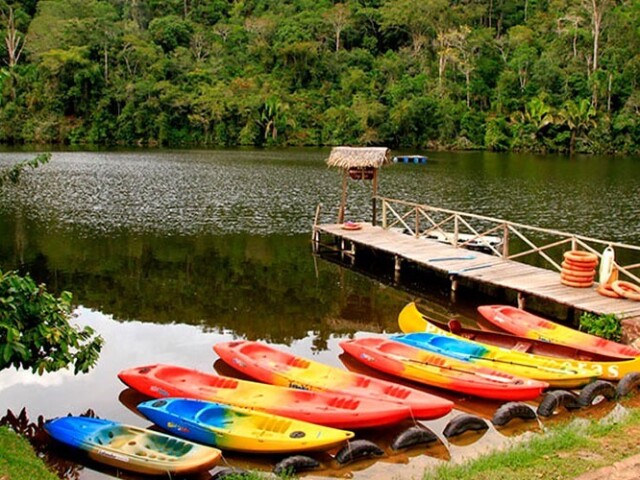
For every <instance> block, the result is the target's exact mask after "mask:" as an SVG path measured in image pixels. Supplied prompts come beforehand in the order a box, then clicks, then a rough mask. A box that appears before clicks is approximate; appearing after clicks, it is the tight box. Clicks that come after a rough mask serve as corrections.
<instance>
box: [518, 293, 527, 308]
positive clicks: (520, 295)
mask: <svg viewBox="0 0 640 480" xmlns="http://www.w3.org/2000/svg"><path fill="white" fill-rule="evenodd" d="M525 300H526V297H525V296H524V293H522V292H518V308H520V309H521V310H524V304H525Z"/></svg>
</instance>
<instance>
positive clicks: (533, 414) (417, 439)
mask: <svg viewBox="0 0 640 480" xmlns="http://www.w3.org/2000/svg"><path fill="white" fill-rule="evenodd" d="M638 388H640V372H633V373H630V374H628V375H626V376H624V377H623V378H622V379H621V380H620V381H619V382H618V384H617V385H614V384H613V383H611V382H607V381H605V380H596V381H595V382H592V383H590V384H588V385H586V386H585V387H584V388H582V390H581V391H580V392H579V393H575V392H573V391H569V390H552V391H550V392H547V393H546V394H545V395H544V397H543V398H542V400H541V402H540V403H539V404H538V407H537V409H534V407H532V406H531V405H528V404H526V403H524V402H507V403H504V404H502V405H501V406H500V407H498V408H497V409H496V411H495V412H494V414H493V417H492V419H491V423H492V424H493V425H494V426H495V427H502V426H505V425H507V424H508V423H509V422H510V421H511V420H513V419H516V418H519V419H522V420H535V419H537V418H538V417H550V416H551V415H553V414H554V412H556V411H557V410H558V409H559V408H561V407H564V408H566V409H567V410H575V409H579V408H584V407H588V406H590V405H592V404H593V403H594V402H595V401H596V400H597V399H600V398H606V399H607V400H616V399H618V398H622V397H625V396H627V395H628V394H629V393H631V392H632V391H633V390H636V389H638ZM489 427H490V424H489V422H488V421H487V420H485V419H483V418H481V417H478V416H476V415H472V414H466V413H463V414H459V415H457V416H456V417H454V418H452V419H451V420H450V421H449V422H448V423H447V425H446V426H445V428H444V430H443V431H442V435H443V436H444V437H445V438H447V439H451V438H454V437H457V436H459V435H462V434H463V433H465V432H468V431H476V432H479V431H484V430H487V429H489ZM438 440H439V437H438V435H436V434H435V433H434V432H433V431H432V430H430V429H429V428H427V427H425V426H424V425H414V426H411V427H409V428H407V429H405V430H403V431H401V432H400V433H399V434H398V435H396V436H395V438H394V439H393V440H392V441H391V444H390V447H391V450H393V451H402V450H405V449H408V448H411V447H415V446H418V445H428V444H430V443H433V442H436V441H438ZM382 455H384V450H382V449H381V448H380V447H379V446H378V445H376V444H375V443H373V442H371V441H370V440H366V439H357V440H352V441H350V442H349V443H348V444H347V445H345V446H344V447H343V448H342V449H340V450H339V451H338V452H337V453H336V454H335V456H334V457H333V458H334V460H335V461H336V462H337V463H338V464H339V465H340V466H343V465H347V464H349V463H351V462H353V461H356V460H359V459H363V458H370V457H379V456H382ZM320 466H321V464H320V462H319V461H318V460H316V459H315V458H313V457H309V456H306V455H292V456H289V457H286V458H284V459H283V460H282V461H280V462H278V463H277V464H276V465H275V467H274V469H273V473H275V474H276V475H278V476H290V475H293V474H296V473H299V472H303V471H308V470H313V469H317V468H319V467H320ZM245 474H246V475H247V476H248V473H247V472H243V471H241V470H238V469H235V468H224V469H222V470H220V471H218V472H216V473H214V475H213V476H212V477H211V479H210V480H223V479H225V478H234V479H237V478H242V477H243V476H244V475H245Z"/></svg>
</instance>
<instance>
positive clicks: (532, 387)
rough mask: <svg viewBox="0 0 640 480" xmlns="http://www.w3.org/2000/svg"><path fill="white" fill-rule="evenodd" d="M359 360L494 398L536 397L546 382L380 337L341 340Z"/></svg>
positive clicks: (415, 378)
mask: <svg viewBox="0 0 640 480" xmlns="http://www.w3.org/2000/svg"><path fill="white" fill-rule="evenodd" d="M340 346H341V347H342V348H343V350H344V351H345V352H347V353H349V354H350V355H352V356H353V357H354V358H356V359H358V360H359V361H361V362H363V363H365V364H367V365H369V366H371V367H372V368H375V369H377V370H380V371H382V372H385V373H389V374H391V375H395V376H398V377H400V378H404V379H407V380H413V381H415V382H420V383H424V384H426V385H431V386H434V387H438V388H443V389H447V390H453V391H456V392H460V393H467V394H471V395H475V396H478V397H483V398H491V399H495V400H506V401H519V400H533V399H534V398H537V397H538V396H539V395H540V394H541V393H542V391H543V390H544V389H546V388H547V387H548V386H549V385H548V384H547V383H545V382H538V381H535V380H530V379H528V378H522V377H516V376H515V375H510V374H508V373H505V372H500V371H497V370H493V369H490V368H486V367H482V366H479V365H476V364H473V363H470V362H464V361H460V360H456V359H453V358H449V357H446V356H444V355H438V354H433V353H429V352H425V351H424V350H421V349H419V348H415V347H412V346H410V345H406V344H404V343H401V342H397V341H394V340H393V339H392V340H388V339H386V338H381V337H368V338H360V339H355V340H347V341H343V342H340Z"/></svg>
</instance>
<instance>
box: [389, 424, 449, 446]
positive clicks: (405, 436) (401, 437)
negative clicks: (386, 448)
mask: <svg viewBox="0 0 640 480" xmlns="http://www.w3.org/2000/svg"><path fill="white" fill-rule="evenodd" d="M436 440H438V437H437V436H436V434H435V433H433V432H432V431H431V430H429V429H428V428H427V427H417V426H416V427H409V428H407V429H406V430H404V431H402V432H400V433H399V434H398V435H397V436H396V438H394V439H393V441H392V442H391V449H392V450H401V449H403V448H408V447H413V446H414V445H423V444H428V443H431V442H435V441H436Z"/></svg>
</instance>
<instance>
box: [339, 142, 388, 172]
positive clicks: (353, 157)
mask: <svg viewBox="0 0 640 480" xmlns="http://www.w3.org/2000/svg"><path fill="white" fill-rule="evenodd" d="M387 163H391V150H389V149H388V148H386V147H333V148H332V149H331V154H330V155H329V158H328V159H327V165H329V166H330V167H338V168H344V169H347V168H351V167H374V168H380V167H381V166H382V165H386V164H387Z"/></svg>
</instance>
